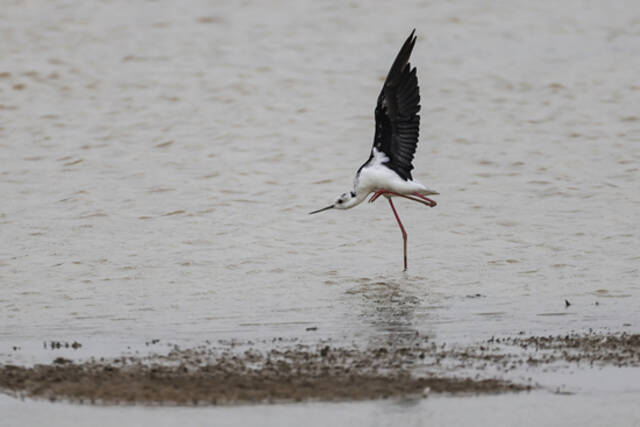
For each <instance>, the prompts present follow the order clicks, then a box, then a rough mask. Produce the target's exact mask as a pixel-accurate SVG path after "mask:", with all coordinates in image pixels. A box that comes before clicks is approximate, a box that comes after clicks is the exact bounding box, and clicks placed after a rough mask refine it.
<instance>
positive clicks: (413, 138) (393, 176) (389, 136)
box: [309, 29, 440, 271]
mask: <svg viewBox="0 0 640 427" xmlns="http://www.w3.org/2000/svg"><path fill="white" fill-rule="evenodd" d="M415 32H416V30H415V29H414V30H413V31H412V32H411V34H410V35H409V37H408V38H407V39H406V41H405V42H404V44H403V45H402V47H401V48H400V51H399V52H398V55H397V56H396V58H395V60H394V61H393V64H392V65H391V68H390V70H389V73H388V74H387V77H386V79H385V81H384V84H383V85H382V90H381V91H380V94H379V95H378V100H377V104H376V108H375V134H374V138H373V147H372V148H371V152H370V154H369V158H368V159H367V161H366V162H364V163H363V164H362V166H360V168H359V169H358V171H357V172H356V175H355V178H354V180H353V189H352V190H350V191H347V192H345V193H342V194H340V195H339V196H338V198H337V199H336V200H335V201H334V202H333V203H332V204H331V205H329V206H327V207H325V208H322V209H318V210H316V211H313V212H309V214H310V215H313V214H317V213H319V212H324V211H327V210H329V209H339V210H346V209H351V208H353V207H355V206H357V205H359V204H360V203H362V202H363V201H364V200H365V199H366V198H367V197H368V196H369V194H372V193H373V194H372V196H371V197H370V198H369V203H373V202H375V201H376V200H377V199H378V198H379V197H380V196H384V197H385V198H386V199H387V200H388V201H389V206H391V210H392V211H393V214H394V216H395V217H396V220H397V222H398V226H399V227H400V231H401V233H402V240H403V255H404V271H407V232H406V230H405V228H404V226H403V225H402V221H401V220H400V217H399V216H398V212H397V210H396V207H395V206H394V204H393V200H392V198H393V197H403V198H405V199H409V200H412V201H414V202H418V203H422V204H424V205H425V206H428V207H432V208H433V207H435V206H436V205H437V203H436V201H435V200H433V199H430V198H429V197H427V196H432V195H438V194H440V193H438V192H437V191H435V190H433V189H431V188H429V187H427V186H425V185H423V184H421V183H420V182H418V181H417V180H415V179H413V176H412V174H411V171H412V170H413V164H412V162H413V158H414V154H415V152H416V146H417V144H418V135H419V132H420V115H419V114H418V113H419V111H420V88H419V87H418V77H417V74H416V68H415V67H413V68H411V64H410V63H409V57H410V56H411V52H412V51H413V47H414V45H415V43H416V40H417V36H416V35H415Z"/></svg>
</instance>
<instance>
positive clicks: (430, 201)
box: [413, 193, 437, 208]
mask: <svg viewBox="0 0 640 427" xmlns="http://www.w3.org/2000/svg"><path fill="white" fill-rule="evenodd" d="M413 195H414V196H417V197H419V198H421V199H422V200H426V201H427V202H429V203H431V207H432V208H433V207H435V206H436V205H437V203H436V201H435V200H431V199H430V198H428V197H425V196H423V195H422V194H420V193H413Z"/></svg>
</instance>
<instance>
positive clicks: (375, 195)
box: [369, 190, 386, 203]
mask: <svg viewBox="0 0 640 427" xmlns="http://www.w3.org/2000/svg"><path fill="white" fill-rule="evenodd" d="M384 193H386V191H385V190H380V191H376V192H375V193H373V196H371V198H370V199H369V203H373V202H375V201H376V200H377V199H378V197H380V196H381V195H382V194H384Z"/></svg>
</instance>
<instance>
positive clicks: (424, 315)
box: [0, 0, 640, 408]
mask: <svg viewBox="0 0 640 427" xmlns="http://www.w3.org/2000/svg"><path fill="white" fill-rule="evenodd" d="M414 26H415V27H417V29H418V35H419V40H418V44H417V46H416V49H415V50H414V54H413V63H414V64H415V65H416V66H417V67H418V70H419V72H418V75H419V79H420V85H421V93H422V131H421V142H420V145H419V147H418V151H417V155H416V160H415V162H414V164H415V167H416V170H415V173H414V176H415V177H416V178H417V179H419V180H420V181H422V182H424V183H425V184H427V185H429V186H430V187H433V188H436V189H437V190H438V191H440V193H441V195H440V196H438V197H437V200H438V202H439V205H438V207H436V208H435V209H428V208H425V207H423V206H421V205H417V204H411V203H410V202H408V201H407V202H406V203H404V201H399V202H398V204H397V205H398V207H399V213H400V215H401V217H402V219H403V221H404V223H405V226H406V228H407V231H408V233H409V250H408V251H409V271H408V272H407V273H403V272H402V271H401V270H402V239H401V236H400V233H399V230H398V229H397V225H396V224H395V220H394V218H393V215H392V213H391V211H390V209H389V208H388V207H387V206H385V203H384V201H383V200H381V201H379V202H378V203H376V204H374V205H362V206H359V207H357V208H355V209H353V210H351V211H348V212H327V213H325V214H322V215H317V216H308V215H307V212H309V211H311V210H313V209H316V208H319V207H322V206H325V205H326V204H327V203H328V202H330V201H331V200H333V198H334V197H335V195H337V194H339V193H340V192H342V191H346V190H348V189H349V186H350V185H351V180H352V177H353V173H354V172H355V170H356V169H357V167H358V166H359V165H360V164H361V163H362V162H363V161H364V160H366V158H367V156H368V150H369V149H370V144H371V141H372V137H373V107H374V104H375V99H376V96H377V93H378V91H379V89H380V85H381V83H382V80H383V79H384V75H385V73H386V71H387V70H388V67H389V66H390V63H391V61H392V59H393V56H394V55H395V54H396V52H397V49H398V48H399V46H400V45H401V43H402V41H403V40H404V38H405V37H406V35H407V34H408V32H409V31H410V29H411V28H412V27H414ZM0 33H1V34H2V40H3V43H2V44H0V166H1V169H0V194H1V195H2V199H3V203H2V204H0V227H1V229H2V240H1V241H0V284H1V286H2V292H1V293H0V324H1V325H2V327H1V328H0V360H2V361H5V362H13V363H31V362H34V361H42V360H50V359H52V358H54V357H57V356H58V355H59V354H61V353H59V352H57V353H53V352H48V351H43V350H42V342H43V341H48V340H52V339H55V340H69V341H72V340H77V341H79V342H82V343H83V347H82V349H81V350H80V351H78V352H76V353H73V352H72V351H70V350H68V351H67V352H68V353H69V354H75V355H77V356H78V357H88V356H91V355H110V354H114V355H115V354H118V353H119V352H122V351H125V350H126V349H127V347H133V348H136V346H138V347H140V348H143V347H144V345H143V343H144V342H145V341H147V340H149V339H152V338H159V339H162V340H164V341H171V342H174V343H180V344H185V345H189V344H197V343H200V342H202V341H204V340H216V339H241V340H242V339H255V338H261V339H263V338H266V339H269V338H271V337H289V338H293V337H295V338H298V339H302V340H309V341H317V340H319V339H331V340H333V341H334V342H344V343H349V342H352V341H357V342H364V343H367V342H372V341H376V340H378V339H387V338H389V337H390V338H391V339H394V340H402V339H409V340H410V337H411V336H412V334H414V333H415V332H416V331H418V332H420V333H421V334H423V335H425V334H426V335H431V336H433V337H434V338H435V339H437V340H440V341H448V342H466V341H474V340H478V339H485V338H488V337H490V336H492V335H499V334H506V335H509V334H517V333H519V332H520V331H524V332H525V333H527V334H555V333H565V332H567V331H570V330H577V331H583V330H587V329H589V328H594V329H605V330H614V331H620V330H623V331H630V332H632V331H635V332H637V331H638V326H639V325H640V309H639V308H638V304H637V297H638V294H639V290H640V267H639V265H640V255H639V253H638V247H639V244H640V229H639V228H640V226H639V225H638V218H640V191H638V189H639V188H640V186H639V182H638V176H639V171H640V169H639V165H640V113H639V111H640V82H639V81H638V75H637V70H638V69H640V59H639V58H640V7H638V6H637V5H635V4H632V3H628V2H623V1H619V2H618V1H613V2H607V3H606V4H605V3H597V2H596V3H593V2H588V1H578V0H576V1H567V2H563V4H562V5H561V6H559V5H557V4H556V3H555V2H542V3H541V2H537V3H535V4H534V3H530V2H524V1H522V2H511V1H509V2H508V1H502V2H491V3H490V4H489V3H487V4H479V3H478V2H473V1H456V2H449V3H446V4H445V3H434V4H432V3H430V2H410V1H407V2H404V3H403V4H402V5H399V4H398V3H397V2H378V3H377V4H376V5H375V6H374V5H372V4H371V3H369V2H367V3H365V2H358V1H354V2H350V3H348V4H346V3H343V2H332V3H327V2H323V3H321V4H319V3H311V2H289V3H287V2H284V3H282V2H279V3H277V4H266V3H264V2H246V4H243V5H242V6H239V5H238V4H237V3H236V2H216V3H215V4H211V3H209V2H205V1H194V2H189V3H188V5H179V4H176V3H175V2H168V1H160V2H137V3H135V4H129V3H128V2H120V1H115V2H113V1H104V2H91V3H86V2H78V1H59V2H42V1H41V2H38V1H33V2H32V1H14V2H12V3H11V4H10V5H9V6H7V7H3V8H2V10H0ZM565 299H567V300H569V301H570V303H571V306H569V307H565V303H564V300H565ZM309 327H317V330H316V331H307V330H306V328H309ZM13 346H16V347H18V349H17V350H13V348H12V347H13ZM65 354H66V353H65ZM624 388H625V387H622V389H624ZM586 389H589V387H586ZM636 396H637V394H636ZM486 399H489V398H486ZM514 399H516V398H514ZM545 399H546V398H545ZM445 401H446V400H440V402H445ZM447 402H448V401H447ZM368 405H371V406H372V407H376V404H375V403H371V404H368ZM286 408H291V407H289V406H287V407H286Z"/></svg>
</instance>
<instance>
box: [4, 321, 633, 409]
mask: <svg viewBox="0 0 640 427" xmlns="http://www.w3.org/2000/svg"><path fill="white" fill-rule="evenodd" d="M557 362H566V363H569V364H579V363H584V362H586V363H589V364H594V363H595V364H599V365H600V366H606V365H612V366H619V367H620V366H627V367H628V366H640V335H637V334H636V335H632V334H625V333H620V334H602V333H592V334H570V335H565V336H548V337H538V336H530V337H506V338H495V337H494V338H491V339H489V340H487V341H485V342H482V343H479V344H475V345H471V346H466V347H461V346H453V347H450V346H447V344H445V343H442V344H437V343H434V342H431V341H430V340H429V339H428V338H424V339H423V340H416V344H415V345H414V346H412V347H398V346H381V347H377V348H367V349H358V348H356V347H352V348H348V347H332V346H330V345H324V346H317V347H315V348H310V347H309V346H306V345H301V344H298V345H294V346H291V347H287V346H285V347H279V348H274V349H271V350H266V351H259V350H256V349H255V348H251V347H250V346H249V347H248V346H247V344H238V343H234V344H233V345H227V346H222V347H221V346H200V347H197V348H193V349H186V350H182V349H180V348H178V347H174V348H173V349H172V350H171V351H169V352H168V353H167V354H164V355H158V354H156V355H152V356H145V357H133V356H128V357H121V358H116V359H111V360H105V359H102V360H90V361H86V362H82V363H74V362H73V361H71V360H69V359H65V358H62V357H59V358H56V359H55V360H54V362H53V363H52V364H48V365H35V366H32V367H25V366H14V365H3V366H2V367H0V387H2V388H4V389H5V390H6V391H8V392H9V393H11V394H14V395H20V396H31V397H39V398H48V399H50V400H57V399H68V400H71V401H76V402H90V403H169V404H180V405H196V404H205V405H206V404H214V405H218V404H236V403H248V402H270V403H274V402H282V401H302V400H331V401H333V400H362V399H375V398H388V397H395V396H427V395H428V394H430V393H471V394H486V393H501V392H517V391H524V390H531V389H532V388H534V387H540V385H538V384H537V383H536V381H535V378H534V379H533V382H531V381H529V382H528V383H522V384H520V383H514V382H512V381H508V380H505V379H504V374H505V373H506V372H508V371H509V370H511V369H513V368H514V367H520V369H523V368H522V367H523V366H525V368H524V369H526V366H527V365H528V366H538V365H540V364H555V363H557ZM456 370H460V371H464V372H466V373H467V375H466V376H464V375H463V376H460V375H455V371H456ZM469 373H471V374H469ZM487 373H490V374H487Z"/></svg>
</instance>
